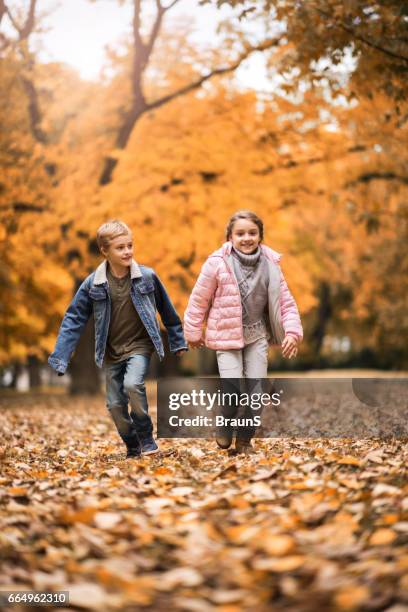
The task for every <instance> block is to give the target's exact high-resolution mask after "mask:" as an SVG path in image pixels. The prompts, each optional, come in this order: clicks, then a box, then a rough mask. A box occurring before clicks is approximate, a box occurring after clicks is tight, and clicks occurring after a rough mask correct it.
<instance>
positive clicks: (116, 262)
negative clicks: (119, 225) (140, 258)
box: [101, 234, 133, 271]
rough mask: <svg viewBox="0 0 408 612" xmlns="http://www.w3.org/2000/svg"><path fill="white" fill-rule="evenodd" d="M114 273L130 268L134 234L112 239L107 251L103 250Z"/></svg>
mask: <svg viewBox="0 0 408 612" xmlns="http://www.w3.org/2000/svg"><path fill="white" fill-rule="evenodd" d="M101 250H102V253H103V254H104V255H105V257H106V259H107V260H108V262H109V264H110V266H111V268H112V270H113V271H115V270H117V271H120V270H123V269H124V268H130V266H131V264H132V258H133V241H132V234H121V235H120V236H115V238H112V240H111V242H110V244H109V247H108V248H107V249H101Z"/></svg>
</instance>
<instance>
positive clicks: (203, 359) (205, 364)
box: [197, 348, 218, 376]
mask: <svg viewBox="0 0 408 612" xmlns="http://www.w3.org/2000/svg"><path fill="white" fill-rule="evenodd" d="M213 374H218V366H217V354H216V352H215V351H213V350H211V349H207V348H202V349H200V350H199V351H198V356H197V375H198V376H211V375H213Z"/></svg>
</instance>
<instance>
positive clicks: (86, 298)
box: [48, 261, 188, 374]
mask: <svg viewBox="0 0 408 612" xmlns="http://www.w3.org/2000/svg"><path fill="white" fill-rule="evenodd" d="M106 268H107V262H106V261H104V262H103V263H102V264H101V265H100V266H99V267H98V268H97V269H96V270H95V272H92V274H90V275H89V276H88V277H87V278H86V279H85V280H84V282H83V283H82V285H81V286H80V287H79V289H78V291H77V293H76V294H75V296H74V299H73V300H72V302H71V304H70V305H69V306H68V309H67V311H66V313H65V315H64V318H63V320H62V323H61V327H60V330H59V333H58V338H57V342H56V345H55V350H54V352H53V353H52V354H51V355H50V357H49V358H48V363H49V364H50V366H51V367H53V368H54V370H56V371H57V372H60V373H62V374H63V373H64V372H65V371H66V369H67V367H68V363H69V361H70V359H71V355H72V353H73V351H74V350H75V347H76V345H77V344H78V341H79V338H80V336H81V333H82V331H83V329H84V327H85V324H86V323H87V321H88V319H89V317H90V316H91V314H92V312H93V314H94V318H95V362H96V365H97V366H98V367H100V368H101V367H102V364H103V359H104V356H105V350H106V342H107V338H108V331H109V322H110V313H111V298H110V295H109V285H108V280H107V277H106ZM130 277H131V290H130V295H131V298H132V302H133V305H134V307H135V308H136V310H137V312H138V313H139V316H140V318H141V320H142V322H143V324H144V326H145V327H146V330H147V332H148V334H149V336H150V338H151V340H152V342H153V345H154V348H155V349H156V352H157V354H158V355H159V358H160V360H161V359H163V357H164V348H163V342H162V339H161V335H160V327H159V323H158V320H157V317H156V310H158V312H159V314H160V317H161V320H162V321H163V324H164V325H165V327H166V329H167V332H168V339H169V345H170V351H171V352H172V353H176V352H177V351H179V350H181V349H187V348H188V346H187V342H186V341H185V339H184V334H183V328H182V325H181V321H180V318H179V316H178V314H177V312H176V311H175V309H174V306H173V304H172V303H171V301H170V298H169V296H168V295H167V292H166V290H165V288H164V286H163V285H162V283H161V282H160V280H159V278H158V277H157V276H156V273H155V272H154V270H152V269H151V268H147V267H146V266H139V265H138V264H137V263H136V262H135V261H132V264H131V268H130Z"/></svg>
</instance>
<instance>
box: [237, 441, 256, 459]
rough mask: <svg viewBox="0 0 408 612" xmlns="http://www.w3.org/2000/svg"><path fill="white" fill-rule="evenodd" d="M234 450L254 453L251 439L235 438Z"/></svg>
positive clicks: (246, 453) (247, 453) (249, 453)
mask: <svg viewBox="0 0 408 612" xmlns="http://www.w3.org/2000/svg"><path fill="white" fill-rule="evenodd" d="M235 450H236V451H237V453H243V454H245V455H254V454H255V453H256V450H255V449H254V447H253V446H252V444H251V440H241V439H240V438H237V439H236V440H235Z"/></svg>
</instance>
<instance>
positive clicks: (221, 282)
mask: <svg viewBox="0 0 408 612" xmlns="http://www.w3.org/2000/svg"><path fill="white" fill-rule="evenodd" d="M231 249H232V243H231V242H226V243H224V244H223V246H222V247H221V248H220V249H218V250H217V251H215V252H214V253H212V254H211V255H210V256H209V257H208V259H207V261H206V262H205V263H204V265H203V267H202V268H201V272H200V275H199V277H198V279H197V282H196V284H195V286H194V289H193V291H192V293H191V296H190V299H189V301H188V305H187V310H186V312H185V313H184V335H185V338H186V340H187V341H189V342H197V341H198V340H200V338H201V337H202V330H203V325H204V323H205V321H207V329H206V334H205V344H206V346H207V347H208V348H211V349H214V350H229V349H240V348H243V346H244V335H243V326H242V306H241V296H240V293H239V288H238V283H237V281H236V278H235V275H234V273H233V271H232V260H231V258H232V255H231ZM261 249H262V253H263V254H264V255H265V257H266V258H267V260H268V263H269V274H270V276H269V287H270V291H269V296H268V302H269V304H268V306H269V320H270V330H271V331H272V333H271V344H281V342H282V340H283V338H284V337H285V335H286V334H287V335H292V336H295V337H297V338H298V339H299V340H302V338H303V329H302V324H301V322H300V316H299V311H298V308H297V306H296V302H295V300H294V299H293V296H292V294H291V293H290V291H289V288H288V286H287V284H286V281H285V279H284V277H283V274H282V271H281V269H280V266H279V265H278V264H279V261H280V259H281V257H282V256H281V255H280V254H279V253H277V252H276V251H273V250H272V249H270V248H269V247H267V246H264V245H261Z"/></svg>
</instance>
